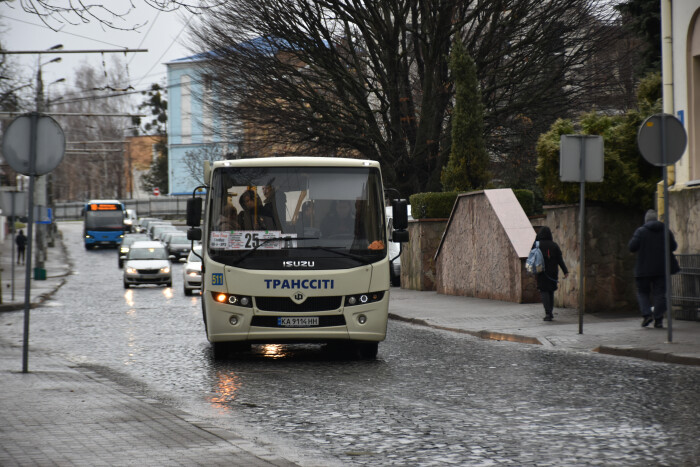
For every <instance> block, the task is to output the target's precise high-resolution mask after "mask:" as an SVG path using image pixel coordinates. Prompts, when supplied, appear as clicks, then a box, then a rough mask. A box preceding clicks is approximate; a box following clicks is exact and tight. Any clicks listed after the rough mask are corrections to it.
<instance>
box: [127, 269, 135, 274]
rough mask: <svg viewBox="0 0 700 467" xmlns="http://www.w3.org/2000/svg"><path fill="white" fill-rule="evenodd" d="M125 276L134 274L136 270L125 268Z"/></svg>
mask: <svg viewBox="0 0 700 467" xmlns="http://www.w3.org/2000/svg"><path fill="white" fill-rule="evenodd" d="M126 273H127V274H136V268H126Z"/></svg>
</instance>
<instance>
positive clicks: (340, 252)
mask: <svg viewBox="0 0 700 467" xmlns="http://www.w3.org/2000/svg"><path fill="white" fill-rule="evenodd" d="M304 248H308V249H310V250H323V251H330V252H331V253H336V254H339V255H340V256H345V257H348V258H352V259H354V260H356V261H359V262H360V263H362V264H371V263H372V261H370V260H369V259H367V258H365V257H363V256H360V255H353V254H352V253H346V252H344V251H340V250H338V249H336V248H342V247H336V248H331V247H327V246H307V247H304Z"/></svg>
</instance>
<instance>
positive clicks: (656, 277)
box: [628, 209, 677, 328]
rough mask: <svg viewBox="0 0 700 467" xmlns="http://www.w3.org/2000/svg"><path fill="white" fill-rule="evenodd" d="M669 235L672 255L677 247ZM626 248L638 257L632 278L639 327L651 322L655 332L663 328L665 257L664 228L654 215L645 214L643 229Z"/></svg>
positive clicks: (652, 213)
mask: <svg viewBox="0 0 700 467" xmlns="http://www.w3.org/2000/svg"><path fill="white" fill-rule="evenodd" d="M669 234H670V236H669V239H670V241H669V246H670V249H671V251H674V250H675V249H676V247H677V245H676V240H675V239H674V238H673V233H671V232H669ZM628 246H629V249H630V251H631V252H632V253H635V252H636V253H637V261H636V263H635V266H634V278H635V282H636V284H637V300H638V301H639V310H640V311H641V313H642V327H647V326H649V324H651V322H652V321H654V327H655V328H663V327H664V326H663V321H664V314H665V313H666V255H665V253H664V224H663V223H662V222H659V221H658V219H657V217H656V211H654V210H653V209H650V210H648V211H647V213H646V215H645V216H644V225H643V226H641V227H639V228H638V229H637V230H636V231H635V232H634V235H633V236H632V239H631V240H630V242H629V245H628ZM652 303H653V305H654V307H653V309H652ZM652 310H653V314H652Z"/></svg>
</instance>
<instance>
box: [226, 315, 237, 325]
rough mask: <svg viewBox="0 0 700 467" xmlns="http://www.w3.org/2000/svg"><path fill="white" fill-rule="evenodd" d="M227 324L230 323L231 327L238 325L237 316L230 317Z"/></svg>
mask: <svg viewBox="0 0 700 467" xmlns="http://www.w3.org/2000/svg"><path fill="white" fill-rule="evenodd" d="M228 322H229V323H231V326H235V325H237V324H238V316H236V315H231V317H230V318H229V319H228Z"/></svg>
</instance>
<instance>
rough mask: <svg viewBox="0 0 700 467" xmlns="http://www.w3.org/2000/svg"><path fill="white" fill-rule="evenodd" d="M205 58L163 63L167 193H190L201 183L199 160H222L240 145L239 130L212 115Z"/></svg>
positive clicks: (211, 93)
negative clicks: (165, 87) (164, 70)
mask: <svg viewBox="0 0 700 467" xmlns="http://www.w3.org/2000/svg"><path fill="white" fill-rule="evenodd" d="M205 60H206V54H198V55H193V56H190V57H185V58H180V59H177V60H173V61H172V62H168V63H166V64H165V65H166V67H167V76H168V170H169V172H170V174H169V180H170V186H169V187H168V190H167V194H170V195H191V194H192V191H193V190H194V189H195V188H196V187H197V186H199V185H202V173H203V164H202V161H204V160H220V159H223V158H224V155H226V154H230V153H236V152H237V151H238V146H239V144H240V140H241V137H240V133H239V132H237V131H236V130H235V129H231V128H227V126H226V125H225V124H224V123H223V122H222V121H221V120H220V119H219V118H218V117H217V115H216V111H215V109H214V105H213V103H214V102H215V99H216V95H215V92H214V89H213V86H212V81H211V79H210V78H209V77H208V76H207V75H206V73H205V71H204V69H203V67H202V65H203V63H204V61H205Z"/></svg>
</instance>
